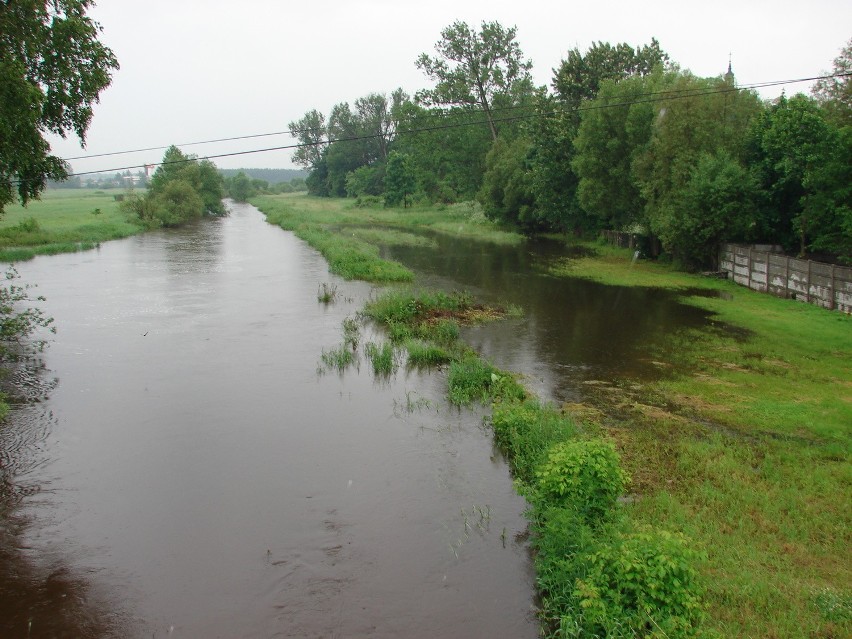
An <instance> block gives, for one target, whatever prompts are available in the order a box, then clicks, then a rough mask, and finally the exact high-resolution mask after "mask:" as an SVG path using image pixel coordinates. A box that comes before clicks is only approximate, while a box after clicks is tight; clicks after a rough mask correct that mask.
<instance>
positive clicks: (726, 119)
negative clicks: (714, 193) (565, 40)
mask: <svg viewBox="0 0 852 639" xmlns="http://www.w3.org/2000/svg"><path fill="white" fill-rule="evenodd" d="M762 108H763V106H762V103H761V102H760V99H759V98H758V96H757V95H756V94H755V93H754V92H752V91H745V90H742V89H740V90H737V89H736V88H735V87H734V86H733V84H732V83H731V81H730V79H723V78H699V77H696V76H694V75H692V74H691V73H688V72H672V73H671V74H670V78H669V80H668V81H667V83H666V88H665V93H664V94H662V95H661V96H660V99H659V100H658V101H657V102H655V104H654V125H653V135H652V136H651V140H650V142H649V143H648V144H647V145H646V147H645V150H644V151H643V152H642V153H640V154H639V155H638V156H637V157H636V158H635V159H634V161H633V174H634V177H635V179H636V184H637V185H638V187H639V192H640V194H641V195H642V198H643V199H644V201H645V213H646V215H647V219H648V222H649V224H650V227H651V231H652V232H653V233H654V234H655V235H657V236H658V237H660V238H661V239H662V240H663V248H664V249H665V250H666V251H668V252H670V253H678V247H677V245H676V241H675V239H674V238H675V237H677V235H676V233H674V232H673V231H672V228H674V226H676V225H677V224H679V218H680V216H682V215H684V212H683V208H682V207H683V204H682V198H681V196H682V193H683V191H684V190H685V189H686V188H687V186H688V183H689V182H690V180H691V179H692V177H693V173H694V171H695V169H696V166H697V165H698V162H699V159H700V158H702V157H703V156H706V155H709V156H718V155H719V154H720V153H721V152H725V153H726V154H727V156H730V158H731V159H732V160H733V161H736V162H742V160H743V158H744V156H745V151H746V144H745V140H746V138H747V134H748V131H749V129H750V127H751V125H752V122H753V120H754V119H755V117H756V116H758V115H759V114H760V113H761V111H762ZM726 165H730V163H729V162H726ZM714 170H715V169H714ZM707 172H708V173H712V172H711V171H710V169H709V168H708V170H707ZM716 173H717V174H720V175H721V174H724V175H725V176H730V175H733V172H731V171H727V169H726V171H724V172H722V171H721V169H719V170H718V171H716ZM724 192H727V193H736V190H735V189H724ZM678 257H679V258H680V259H681V260H682V261H683V262H684V263H685V264H689V263H690V262H692V257H693V256H692V255H688V254H684V253H683V252H681V253H680V254H679V255H678Z"/></svg>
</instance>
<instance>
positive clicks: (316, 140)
mask: <svg viewBox="0 0 852 639" xmlns="http://www.w3.org/2000/svg"><path fill="white" fill-rule="evenodd" d="M287 126H288V127H290V133H291V134H292V135H293V137H294V138H296V139H297V140H298V141H299V146H298V147H297V148H296V150H295V151H294V152H293V162H295V163H296V164H298V165H299V166H301V167H303V168H306V169H313V168H314V167H315V166H316V165H317V164H319V162H320V160H321V159H322V152H323V143H324V142H325V135H326V131H325V116H324V115H323V114H322V113H320V112H319V111H317V110H316V109H312V110H310V111H308V112H307V113H305V115H304V117H302V119H300V120H295V121H294V122H290V124H288V125H287Z"/></svg>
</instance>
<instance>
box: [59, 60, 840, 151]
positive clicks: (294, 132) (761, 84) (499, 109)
mask: <svg viewBox="0 0 852 639" xmlns="http://www.w3.org/2000/svg"><path fill="white" fill-rule="evenodd" d="M849 75H852V73H836V74H833V75H823V76H814V77H810V78H799V79H795V80H775V81H771V82H757V83H753V84H744V85H739V86H737V87H734V88H731V89H729V91H737V90H741V89H762V88H768V87H773V86H781V85H786V84H796V83H799V82H812V81H814V80H826V79H831V78H842V77H848V76H849ZM709 92H710V93H716V92H717V91H716V90H711V91H709ZM706 93H708V90H706V89H702V88H685V89H664V90H661V91H649V92H648V93H645V94H642V96H639V97H645V96H652V95H656V96H666V95H668V96H673V95H676V94H690V95H704V94H706ZM531 106H532V105H528V104H527V105H512V106H508V107H492V109H491V111H492V112H493V113H499V112H504V111H514V110H518V109H526V108H531ZM587 108H589V107H583V106H581V107H579V109H578V110H580V111H583V110H587ZM477 111H479V112H483V110H482V109H479V108H474V109H471V110H470V112H471V113H474V112H477ZM325 130H326V129H325V127H321V128H317V127H314V128H304V129H296V128H293V129H287V130H284V131H272V132H269V133H253V134H249V135H238V136H233V137H227V138H216V139H213V140H201V141H197V142H183V143H179V144H174V145H172V144H169V145H166V146H151V147H145V148H139V149H129V150H125V151H110V152H105V153H93V154H90V155H77V156H73V157H69V158H64V159H65V160H66V161H71V160H88V159H92V158H102V157H110V156H116V155H129V154H131V153H143V152H147V151H162V150H163V149H168V148H170V147H171V146H177V147H187V146H200V145H202V144H215V143H217V142H234V141H239V140H250V139H256V138H264V137H274V136H278V135H290V136H292V137H296V136H298V135H299V134H300V133H320V132H324V131H325ZM258 152H260V151H258ZM217 157H222V156H217ZM149 166H150V163H149Z"/></svg>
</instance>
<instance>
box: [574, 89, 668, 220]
mask: <svg viewBox="0 0 852 639" xmlns="http://www.w3.org/2000/svg"><path fill="white" fill-rule="evenodd" d="M659 85H660V83H659V82H654V81H653V80H652V79H650V78H644V77H631V78H626V79H624V80H621V81H620V82H616V81H614V80H612V79H609V80H605V81H604V82H603V83H602V84H601V87H600V90H599V91H598V94H597V97H596V98H595V99H594V100H593V101H591V102H590V103H589V108H588V109H584V110H583V111H582V113H581V119H580V129H579V132H578V134H577V137H576V138H575V140H574V150H575V156H574V159H573V160H572V163H571V167H572V168H573V170H574V172H575V173H576V174H577V177H578V178H579V183H578V186H577V199H578V201H579V204H580V206H582V207H583V209H584V210H585V211H587V212H589V213H591V214H593V215H595V216H596V217H597V218H598V219H599V220H600V222H601V225H602V226H603V227H605V228H609V229H623V228H626V227H627V226H629V225H633V224H636V223H642V222H643V221H644V208H645V207H644V201H643V199H642V197H641V194H640V193H639V188H638V186H637V185H636V182H635V181H634V179H633V162H634V160H635V158H636V157H637V156H638V155H639V154H640V153H641V152H642V151H644V149H645V146H646V145H647V144H648V142H649V141H650V139H651V134H652V132H653V128H652V127H653V123H654V105H653V103H651V102H649V101H648V100H646V99H642V98H643V96H645V95H647V94H648V93H651V92H652V91H654V90H655V88H658V87H659Z"/></svg>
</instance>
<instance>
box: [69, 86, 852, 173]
mask: <svg viewBox="0 0 852 639" xmlns="http://www.w3.org/2000/svg"><path fill="white" fill-rule="evenodd" d="M850 75H852V73H848V72H847V73H835V74H832V75H826V76H815V77H810V78H797V79H793V80H776V81H771V82H759V83H754V84H747V85H740V86H725V87H715V88H714V87H706V88H705V87H697V88H689V87H687V88H684V89H673V88H671V89H664V90H661V91H649V92H647V93H644V94H640V95H638V96H636V98H638V99H633V100H630V101H625V102H618V103H608V104H602V105H595V104H584V105H581V106H579V107H578V108H577V111H590V110H597V109H609V108H618V107H624V106H632V105H637V104H647V103H651V102H658V101H662V100H678V99H687V98H692V97H702V96H706V95H715V94H722V93H735V92H738V91H741V90H751V89H756V88H765V87H770V86H782V85H787V84H796V83H800V82H810V81H814V80H823V79H831V78H843V77H849V76H850ZM531 108H535V105H532V104H526V105H514V106H509V107H498V108H493V109H492V112H506V111H516V110H519V109H531ZM463 113H464V112H463ZM564 113H566V111H564V110H563V109H553V110H551V111H550V112H544V113H542V112H537V113H532V114H530V113H527V114H524V115H518V116H513V117H506V118H497V119H494V120H493V122H494V123H507V122H516V121H519V120H525V119H531V118H535V117H552V116H555V115H560V114H564ZM456 114H457V113H456ZM456 114H453V113H452V112H446V113H444V114H442V115H441V116H439V117H449V116H450V115H456ZM466 114H470V115H480V114H484V110H483V109H471V110H470V111H467V112H466ZM486 124H488V120H475V121H467V122H455V123H451V124H447V123H444V124H439V125H434V126H428V127H419V128H416V129H404V128H403V129H399V128H397V131H396V134H397V135H412V134H416V133H429V132H434V131H439V130H445V129H454V128H460V127H465V126H479V125H486ZM324 130H325V129H318V128H307V129H290V130H287V131H277V132H272V133H257V134H252V135H245V136H235V137H230V138H219V139H216V140H205V141H201V142H192V143H186V144H183V145H169V146H168V147H149V148H146V149H136V150H132V151H115V152H112V153H102V154H96V155H89V156H80V157H77V158H69V159H89V158H96V157H105V156H113V155H122V154H129V153H135V152H141V151H156V150H161V149H164V148H170V147H171V146H192V145H199V144H212V143H215V142H225V141H236V140H246V139H253V138H259V137H270V136H275V135H284V134H290V135H294V134H299V133H303V132H319V131H324ZM384 135H385V134H383V133H376V134H368V135H358V136H350V137H341V138H335V139H331V138H329V139H327V140H319V141H316V142H306V143H296V144H286V145H281V146H274V147H267V148H262V149H252V150H247V151H232V152H229V153H219V154H212V155H206V156H204V157H201V158H196V157H191V158H187V159H185V160H174V161H169V162H148V163H145V164H141V165H133V166H124V167H117V168H111V169H101V170H98V171H81V172H77V173H70V174H69V175H68V177H69V178H70V177H80V176H84V175H96V174H99V173H112V172H121V171H130V170H134V169H145V168H147V167H150V166H163V165H169V164H183V163H186V162H194V161H196V160H197V159H202V160H214V159H219V158H225V157H235V156H240V155H252V154H255V153H269V152H272V151H285V150H290V149H298V148H303V147H315V146H324V145H330V144H334V143H337V142H355V141H362V140H372V139H376V138H379V137H383V136H384ZM294 137H295V136H294Z"/></svg>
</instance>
